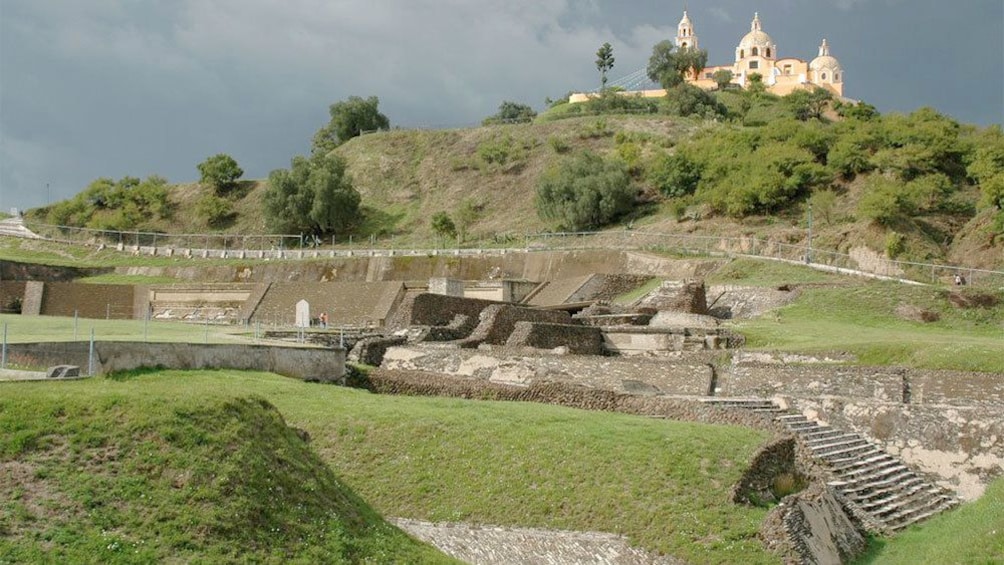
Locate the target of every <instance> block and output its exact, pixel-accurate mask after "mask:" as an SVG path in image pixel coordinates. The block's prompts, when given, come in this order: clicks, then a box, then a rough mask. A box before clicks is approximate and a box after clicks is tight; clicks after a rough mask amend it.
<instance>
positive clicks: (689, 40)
mask: <svg viewBox="0 0 1004 565" xmlns="http://www.w3.org/2000/svg"><path fill="white" fill-rule="evenodd" d="M676 47H677V49H685V48H686V49H697V35H696V34H695V33H694V22H692V21H690V16H689V15H687V11H686V10H684V11H683V19H682V20H680V25H678V26H676Z"/></svg>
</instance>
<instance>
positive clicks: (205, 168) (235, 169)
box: [197, 153, 244, 193]
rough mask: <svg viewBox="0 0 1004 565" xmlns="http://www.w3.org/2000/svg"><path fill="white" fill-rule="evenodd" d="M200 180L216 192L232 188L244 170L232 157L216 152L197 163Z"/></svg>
mask: <svg viewBox="0 0 1004 565" xmlns="http://www.w3.org/2000/svg"><path fill="white" fill-rule="evenodd" d="M197 168H198V169H199V175H200V182H202V184H208V185H210V186H212V187H213V188H214V189H215V190H216V192H217V193H220V192H224V191H226V190H228V189H230V188H233V187H234V186H235V185H236V184H237V180H238V179H240V178H241V177H242V176H244V170H243V169H241V167H240V165H238V164H237V161H236V160H234V158H233V157H231V156H230V155H227V154H226V153H218V154H216V155H213V156H212V157H208V158H207V159H206V160H205V161H203V162H201V163H199V165H198V167H197Z"/></svg>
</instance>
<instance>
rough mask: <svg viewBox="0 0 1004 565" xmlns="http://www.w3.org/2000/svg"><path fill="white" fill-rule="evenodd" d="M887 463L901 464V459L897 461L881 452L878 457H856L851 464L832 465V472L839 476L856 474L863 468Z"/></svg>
mask: <svg viewBox="0 0 1004 565" xmlns="http://www.w3.org/2000/svg"><path fill="white" fill-rule="evenodd" d="M885 462H895V463H901V461H900V460H899V459H896V458H895V457H893V456H892V455H889V454H888V453H886V452H885V451H879V453H878V454H877V455H874V456H872V457H860V458H859V457H855V458H853V459H852V460H851V461H850V462H849V463H846V464H843V465H830V471H831V472H833V473H835V474H838V475H839V474H843V473H854V470H856V469H860V468H861V467H867V466H869V465H877V464H881V463H885Z"/></svg>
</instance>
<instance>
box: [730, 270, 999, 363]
mask: <svg viewBox="0 0 1004 565" xmlns="http://www.w3.org/2000/svg"><path fill="white" fill-rule="evenodd" d="M947 293H948V291H947V290H945V289H941V288H935V287H917V286H910V285H903V284H898V283H892V282H879V281H861V282H858V283H857V284H854V285H853V286H842V287H829V288H807V289H803V290H802V293H801V295H800V296H799V298H798V299H797V301H796V302H794V303H793V304H791V305H789V306H786V307H784V308H781V309H779V310H777V311H775V312H772V313H770V314H767V315H766V316H763V317H761V318H759V319H756V320H750V321H740V322H736V323H734V327H735V328H736V329H738V330H739V331H741V332H742V333H743V334H744V335H745V336H746V337H747V346H748V347H750V348H756V349H773V350H783V351H793V352H808V353H813V352H827V351H845V352H849V353H852V354H854V355H856V356H857V357H858V361H859V363H861V364H866V365H888V364H897V365H907V366H913V367H919V368H929V369H958V370H972V371H986V372H999V373H1004V296H1001V298H1002V300H1001V304H999V305H998V306H996V307H994V308H984V309H980V308H976V309H957V308H954V307H952V306H951V305H950V304H949V302H948V300H947ZM900 304H909V305H913V306H917V307H919V308H924V309H928V310H930V311H932V312H936V313H938V314H939V315H940V320H939V321H937V322H933V323H919V322H911V321H907V320H904V319H901V318H900V317H898V316H897V315H896V314H895V310H896V307H897V306H899V305H900Z"/></svg>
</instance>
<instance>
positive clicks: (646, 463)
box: [0, 371, 777, 563]
mask: <svg viewBox="0 0 1004 565" xmlns="http://www.w3.org/2000/svg"><path fill="white" fill-rule="evenodd" d="M14 386H16V387H17V388H16V390H17V394H16V395H10V394H4V392H5V391H7V390H11V391H13V390H15V389H14V388H13V387H14ZM248 395H256V396H257V397H261V398H263V399H266V400H267V401H268V402H270V403H272V404H274V405H275V406H276V407H277V408H278V409H279V411H280V412H281V413H282V415H283V417H284V418H285V420H286V422H288V423H289V424H290V425H293V426H296V427H299V428H302V429H304V430H306V431H307V432H308V433H309V434H310V437H311V438H312V439H311V443H310V446H311V452H314V453H317V454H319V456H320V458H321V459H322V460H323V461H324V462H325V463H326V464H327V465H328V466H329V468H330V469H331V470H332V471H333V472H334V474H335V475H336V476H337V477H338V479H339V481H341V482H343V484H345V485H346V486H347V487H349V488H350V489H351V490H352V491H353V492H355V493H357V494H358V495H359V496H361V497H362V498H363V499H364V500H366V501H367V503H368V504H370V505H372V507H373V508H374V509H375V510H376V511H377V512H379V513H381V514H382V515H384V516H401V517H408V518H416V519H426V520H434V521H467V522H476V523H484V524H500V525H513V526H528V527H543V528H560V529H569V530H594V531H607V532H615V533H621V534H624V535H626V536H627V537H628V538H629V539H630V540H631V542H632V543H633V544H635V545H638V546H641V547H644V548H646V549H649V550H652V551H659V552H663V553H668V554H672V555H676V556H679V557H680V558H682V559H685V560H686V561H687V562H691V563H738V562H742V563H776V562H777V559H776V558H775V557H774V556H772V555H770V554H768V553H767V552H766V551H765V549H764V548H763V546H762V545H761V543H760V542H759V541H758V539H757V537H756V534H757V530H758V528H759V524H760V522H761V521H762V520H763V518H764V516H765V513H766V510H765V509H762V508H750V507H744V506H737V505H734V504H732V503H731V502H730V501H729V495H728V493H729V488H730V486H731V485H732V484H733V483H734V482H735V481H736V480H737V479H738V478H739V476H740V474H741V472H742V470H743V468H744V467H745V466H746V465H747V464H748V462H749V460H750V458H751V456H752V455H753V453H754V452H755V451H756V449H757V447H758V446H759V445H760V444H761V443H762V442H763V441H765V440H766V439H767V438H766V435H765V434H764V433H763V432H758V431H754V430H747V429H742V428H734V427H725V426H710V425H700V424H690V423H679V422H669V421H660V420H653V419H649V418H640V417H634V416H627V415H620V414H608V413H596V412H586V411H579V410H572V409H567V408H561V407H554V406H545V405H536V404H519V403H497V402H474V401H464V400H457V399H439V398H409V397H391V396H377V395H372V394H369V393H366V392H362V391H356V390H348V389H343V388H338V387H332V386H324V385H313V384H307V383H302V382H299V381H294V380H290V379H284V378H281V377H277V376H275V375H272V374H264V373H237V372H227V371H220V372H181V371H162V372H149V373H139V374H136V375H134V376H131V377H128V378H120V379H117V380H116V379H94V380H88V381H78V382H65V383H58V384H57V383H31V384H27V383H20V384H17V385H10V384H8V385H3V386H0V432H2V434H3V435H2V443H0V446H2V448H0V454H2V455H0V465H8V466H9V465H12V464H15V463H16V464H18V465H20V464H25V463H28V464H31V465H35V467H34V468H32V470H31V473H32V475H33V476H36V477H37V476H38V473H39V471H38V468H37V467H38V466H42V465H44V466H45V469H46V470H43V471H42V474H43V475H45V476H46V477H55V479H53V480H54V481H55V482H54V483H53V484H54V485H56V486H54V487H53V488H57V487H58V488H57V490H58V492H59V493H61V494H60V495H59V496H60V497H65V499H66V504H68V505H69V506H71V507H74V508H77V507H79V506H80V505H83V507H84V508H88V504H91V505H94V507H97V508H101V509H102V513H99V515H98V518H94V517H93V516H87V515H86V514H80V515H76V516H73V515H72V513H70V516H69V518H67V520H69V522H66V523H62V525H60V523H58V522H54V521H51V520H50V521H43V522H32V524H33V525H32V527H33V528H35V529H41V530H43V532H42V533H36V534H32V535H34V536H35V537H33V538H31V539H35V540H38V541H36V542H32V543H33V544H34V545H30V547H29V549H31V550H32V551H42V550H43V548H44V547H45V542H44V540H45V536H46V535H49V536H52V535H55V534H54V533H53V528H57V529H58V528H64V529H69V528H70V526H69V525H68V524H71V523H73V522H74V521H81V522H82V523H84V524H87V526H86V528H85V530H86V531H87V532H88V533H87V534H86V536H90V537H88V538H87V539H86V540H83V541H81V547H85V548H95V547H97V545H96V544H99V543H105V542H99V541H98V540H99V539H100V538H99V536H101V535H105V534H103V533H101V532H102V531H103V532H108V533H110V535H113V536H117V537H116V539H119V538H121V539H122V541H123V542H126V543H128V544H133V543H138V541H139V540H138V539H136V538H137V537H138V538H139V539H144V540H146V541H145V543H146V544H155V543H159V542H157V539H158V538H157V537H156V536H155V535H154V534H153V533H152V531H153V530H152V529H156V528H161V531H163V530H164V529H165V528H167V526H164V525H160V526H158V525H157V524H160V523H161V521H162V520H167V522H168V523H169V524H173V523H174V520H176V519H177V518H178V515H179V514H181V515H183V516H188V515H190V514H191V513H194V512H201V510H199V509H198V508H189V507H187V506H179V505H178V504H177V502H180V501H182V500H187V499H181V498H175V499H171V500H173V501H174V502H171V500H168V499H164V500H163V501H161V502H158V503H157V504H156V505H153V508H152V509H151V512H152V513H153V514H152V515H151V516H150V517H149V519H143V520H145V521H142V524H139V525H137V526H136V528H138V529H133V528H131V527H130V528H127V527H125V526H127V525H128V524H126V523H123V522H122V521H121V520H126V517H125V515H124V513H119V510H117V509H118V508H119V507H120V506H121V505H122V504H123V503H120V502H116V503H114V504H113V503H112V500H124V501H127V503H126V504H127V506H128V505H129V504H131V503H132V502H135V503H136V504H139V503H140V502H139V501H141V500H143V499H139V498H138V497H140V496H141V495H142V494H143V493H144V488H145V486H146V485H148V484H149V481H150V478H149V477H148V476H147V475H148V474H150V473H153V474H155V475H157V476H160V474H162V473H164V472H166V471H159V470H155V469H160V468H162V467H163V465H161V463H160V462H159V460H158V459H157V457H158V455H157V453H158V452H157V449H160V445H161V444H162V443H163V442H164V441H167V442H171V441H177V442H180V443H179V444H180V445H185V446H191V447H192V448H197V447H198V446H199V445H201V444H202V442H203V441H204V439H203V438H208V440H211V441H210V443H211V444H213V443H214V442H215V439H214V438H215V437H216V436H214V435H213V434H216V433H217V432H216V431H207V430H206V429H203V424H204V423H205V419H204V418H202V417H199V416H196V417H190V416H189V415H190V414H200V413H202V412H201V411H204V410H206V409H209V410H217V408H213V407H218V406H220V405H223V406H229V404H227V402H228V401H231V400H232V399H234V398H242V397H247V396H248ZM231 404H232V403H231ZM206 406H208V407H209V408H204V407H206ZM227 410H229V411H233V410H235V409H234V408H225V409H224V411H227ZM179 418H180V419H179ZM223 427H224V428H225V429H227V430H230V431H229V432H228V433H229V435H227V436H226V437H227V438H230V441H232V440H233V438H236V437H237V436H238V435H239V434H241V433H244V432H245V431H247V430H248V429H250V428H251V427H253V426H252V425H242V424H239V423H238V421H234V423H233V424H227V425H226V426H223ZM162 428H164V429H162ZM213 429H214V430H215V429H216V428H213ZM119 436H128V437H132V438H136V439H135V440H134V443H131V444H129V445H128V446H122V445H117V444H116V442H117V441H118V440H115V441H109V440H108V439H105V438H106V437H111V438H116V437H119ZM172 438H173V439H172ZM111 446H115V447H114V448H111ZM155 448H156V449H155ZM68 449H69V452H70V453H73V452H74V450H75V449H79V450H80V455H79V457H83V458H85V459H84V461H85V462H86V461H87V460H90V459H93V458H102V457H103V458H106V459H111V460H113V461H114V460H117V459H119V458H121V457H122V456H123V454H124V453H139V454H145V453H148V452H149V455H143V456H142V457H141V459H139V460H137V461H136V462H135V463H129V465H130V466H131V467H123V468H117V471H118V476H117V477H116V478H115V479H114V480H112V479H111V478H109V477H105V478H103V479H93V481H96V482H91V481H92V479H90V478H88V477H89V475H88V474H87V473H79V472H76V471H75V470H76V469H77V467H78V466H79V465H80V463H81V461H80V460H78V459H72V460H70V461H66V460H65V457H66V453H67V450H68ZM238 449H242V448H238ZM276 449H279V451H282V450H284V449H286V448H285V447H281V448H276ZM130 450H131V451H130ZM241 453H243V455H242V457H251V455H249V454H248V453H244V452H243V451H241ZM59 454H62V455H59ZM57 455H58V457H57ZM294 456H295V453H294V452H292V451H290V452H288V453H287V454H286V455H285V460H286V461H295V460H296V459H294V458H293V457H294ZM296 457H299V456H296ZM130 461H131V459H130ZM251 462H252V463H253V461H251ZM247 464H248V462H247V461H244V460H242V459H239V458H238V459H234V458H233V457H231V456H229V455H228V456H226V457H216V458H209V459H207V460H204V461H199V462H197V463H196V462H192V465H193V466H194V467H193V468H194V469H195V470H194V471H193V473H195V474H199V473H202V472H203V471H204V472H206V473H215V476H216V477H217V479H216V480H215V481H214V482H212V484H217V483H219V482H220V481H221V480H222V479H221V478H220V477H228V479H227V480H232V479H234V478H237V477H238V476H239V475H241V473H240V472H238V471H237V469H238V468H239V466H244V465H247ZM214 466H221V467H223V468H225V469H226V471H214V470H213V469H214ZM100 468H102V467H100V466H97V467H96V468H95V472H97V470H98V469H100ZM171 468H172V469H173V468H174V467H171ZM184 468H187V467H186V466H184V465H180V466H179V469H184ZM251 469H252V470H253V469H254V467H253V465H252V467H251ZM171 472H172V473H173V472H175V471H171ZM177 472H179V473H183V472H184V471H177ZM144 473H146V474H144ZM200 476H201V475H200ZM56 479H58V480H56ZM46 480H48V479H46ZM30 482H31V481H29V483H30ZM246 483H247V481H245V483H241V484H240V485H237V486H235V489H237V490H233V491H232V492H231V495H232V496H237V495H242V496H244V495H246V496H249V497H250V495H249V494H247V493H246V490H247V489H249V488H251V489H252V491H253V490H254V488H258V487H259V486H275V485H270V484H269V483H268V481H265V482H264V483H262V484H260V485H259V484H257V483H253V482H252V483H253V484H250V485H248V484H246ZM185 484H186V486H185V487H184V488H182V491H183V492H187V491H185V489H187V488H189V486H187V485H193V488H194V484H195V483H194V482H193V481H191V480H188V482H186V483H185ZM123 485H133V486H131V487H128V488H129V490H128V492H125V491H122V489H125V488H126V487H125V486H123ZM238 487H239V488H238ZM252 487H253V488H252ZM199 488H202V487H199ZM284 488H285V487H284ZM108 489H114V491H113V493H112V494H109V493H107V492H106V491H107V490H108ZM0 492H4V491H0ZM165 492H166V491H165ZM172 492H173V491H172ZM199 492H204V494H205V496H207V497H210V498H207V499H194V500H202V501H203V502H206V503H207V504H213V503H214V502H215V501H216V500H217V499H216V498H213V497H215V496H216V495H215V494H213V493H212V492H205V491H202V490H198V489H196V490H195V491H194V492H190V493H189V494H190V495H191V496H196V495H197V494H198V493H199ZM255 492H256V491H255ZM5 495H6V498H5V500H3V501H2V503H3V504H6V505H7V506H9V507H12V508H13V507H15V506H16V505H17V504H21V505H22V506H25V507H26V508H25V509H20V510H18V512H20V513H21V514H20V515H22V516H23V517H22V518H17V517H15V518H13V523H11V518H6V520H7V521H6V522H4V524H5V526H4V527H6V528H8V530H10V529H11V528H21V527H26V526H25V523H26V521H31V518H30V516H28V514H32V513H33V512H34V511H33V510H32V508H30V507H28V506H30V505H28V504H27V503H26V502H25V500H26V498H25V497H26V495H25V492H24V490H23V487H17V486H15V487H13V488H9V487H8V488H7V490H6V492H5ZM109 496H114V498H107V497H109ZM157 496H168V494H158V495H157ZM171 496H181V494H178V493H175V494H173V495H171ZM185 496H187V495H185ZM271 496H273V497H275V499H276V500H277V501H281V500H282V499H283V497H284V496H285V492H284V491H282V490H273V491H271ZM88 501H90V502H88ZM128 501H132V502H128ZM249 504H250V506H248V505H249ZM12 505H13V506H12ZM238 507H239V511H240V512H241V514H240V516H244V517H247V516H253V515H254V511H255V510H256V508H257V507H255V506H254V504H252V503H251V502H240V503H239V504H238ZM227 508H228V509H229V508H230V506H227ZM113 509H115V510H114V511H113ZM6 515H8V516H10V514H6ZM165 515H166V516H168V517H169V518H164V516H165ZM15 516H17V515H15ZM190 519H191V521H190V522H188V523H189V524H190V525H189V530H190V531H191V532H198V531H200V530H201V529H203V528H204V525H203V524H202V522H201V520H203V516H202V515H201V514H198V515H196V514H191V516H190ZM181 521H182V522H183V523H184V520H181ZM50 522H52V523H51V524H50ZM151 528H152V529H151ZM46 531H48V532H49V533H48V534H46V533H44V532H46ZM174 535H177V536H181V534H172V536H174ZM186 535H187V534H186ZM181 537H184V536H181ZM3 539H4V541H0V544H6V546H3V545H0V547H6V548H7V549H6V551H19V549H18V548H19V547H20V544H14V543H13V542H12V541H11V539H10V537H9V536H7V537H5V538H3ZM19 539H24V538H23V537H22V538H19ZM110 543H111V541H108V542H107V543H105V545H107V544H110ZM364 545H365V544H364ZM12 546H13V547H14V549H13V550H12V549H11V547H12ZM132 548H133V546H132V545H129V549H130V550H132ZM221 551H222V550H221ZM26 555H34V554H26ZM147 555H149V554H147ZM156 555H159V554H156ZM2 556H3V552H2V551H0V560H2ZM375 562H379V561H375Z"/></svg>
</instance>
